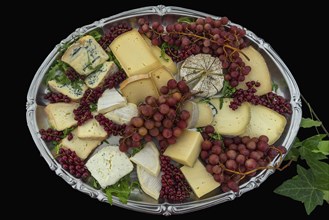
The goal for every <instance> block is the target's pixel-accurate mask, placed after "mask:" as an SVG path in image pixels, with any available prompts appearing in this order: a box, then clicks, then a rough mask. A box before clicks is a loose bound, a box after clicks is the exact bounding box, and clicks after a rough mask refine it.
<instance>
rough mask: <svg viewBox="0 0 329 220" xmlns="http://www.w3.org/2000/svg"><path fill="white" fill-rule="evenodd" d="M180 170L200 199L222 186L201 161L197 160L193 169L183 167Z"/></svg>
mask: <svg viewBox="0 0 329 220" xmlns="http://www.w3.org/2000/svg"><path fill="white" fill-rule="evenodd" d="M180 170H181V171H182V173H183V174H184V176H185V178H186V180H187V182H188V183H189V184H190V186H191V188H192V190H193V192H194V193H195V195H196V196H197V197H198V198H200V197H202V196H204V195H205V194H207V193H209V192H211V191H213V190H214V189H216V188H217V187H219V186H220V184H219V183H218V182H216V181H215V180H214V178H213V176H212V175H211V174H210V173H208V172H207V170H206V168H205V167H204V166H203V165H202V163H201V162H200V161H199V160H196V162H195V164H194V166H193V167H189V166H183V167H181V168H180Z"/></svg>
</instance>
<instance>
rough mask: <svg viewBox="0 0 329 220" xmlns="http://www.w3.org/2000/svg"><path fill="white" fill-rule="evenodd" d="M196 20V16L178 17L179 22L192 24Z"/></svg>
mask: <svg viewBox="0 0 329 220" xmlns="http://www.w3.org/2000/svg"><path fill="white" fill-rule="evenodd" d="M195 20H196V18H190V17H180V18H178V19H177V22H180V23H187V24H191V23H193V22H195Z"/></svg>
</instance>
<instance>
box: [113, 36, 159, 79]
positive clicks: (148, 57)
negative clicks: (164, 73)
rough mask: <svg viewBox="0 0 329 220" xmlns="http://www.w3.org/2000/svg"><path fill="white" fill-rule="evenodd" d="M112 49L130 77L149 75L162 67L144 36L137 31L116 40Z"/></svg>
mask: <svg viewBox="0 0 329 220" xmlns="http://www.w3.org/2000/svg"><path fill="white" fill-rule="evenodd" d="M110 48H111V50H112V52H113V54H114V55H115V57H116V58H117V59H118V61H119V63H120V64H121V66H122V68H123V69H124V70H125V72H126V73H127V75H128V76H129V77H130V76H134V75H139V74H143V73H149V72H151V71H152V70H154V69H156V68H158V67H160V66H161V64H160V62H159V60H158V59H157V58H156V57H155V56H154V55H153V53H152V52H151V49H150V47H149V46H148V45H147V43H146V42H145V40H144V39H143V37H142V35H140V33H138V31H137V30H135V29H133V30H131V31H128V32H126V33H124V34H121V35H120V36H119V37H117V38H115V40H114V41H113V42H112V43H111V44H110Z"/></svg>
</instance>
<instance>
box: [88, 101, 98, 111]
mask: <svg viewBox="0 0 329 220" xmlns="http://www.w3.org/2000/svg"><path fill="white" fill-rule="evenodd" d="M89 108H90V111H91V112H95V111H96V110H97V104H96V103H91V104H90V105H89Z"/></svg>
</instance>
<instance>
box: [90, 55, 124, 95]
mask: <svg viewBox="0 0 329 220" xmlns="http://www.w3.org/2000/svg"><path fill="white" fill-rule="evenodd" d="M118 71H119V68H118V67H117V65H115V63H114V62H113V61H110V62H105V63H103V65H102V67H101V68H100V69H99V70H96V71H95V72H93V73H91V74H90V75H89V76H87V78H86V79H85V83H86V85H87V86H88V87H89V88H92V89H94V88H96V87H98V86H101V85H103V84H104V82H105V79H106V78H107V77H108V76H110V75H112V74H114V73H116V72H118Z"/></svg>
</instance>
